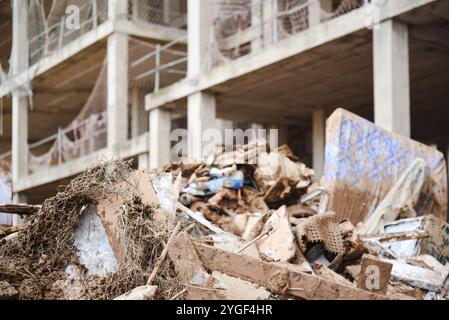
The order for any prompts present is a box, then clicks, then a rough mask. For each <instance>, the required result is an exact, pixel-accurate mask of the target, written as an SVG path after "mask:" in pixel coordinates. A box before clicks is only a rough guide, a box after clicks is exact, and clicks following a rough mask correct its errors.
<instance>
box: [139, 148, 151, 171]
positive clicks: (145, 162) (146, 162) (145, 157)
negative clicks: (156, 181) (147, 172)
mask: <svg viewBox="0 0 449 320" xmlns="http://www.w3.org/2000/svg"><path fill="white" fill-rule="evenodd" d="M137 168H138V169H139V170H141V169H148V168H150V155H149V152H146V153H142V154H139V156H138V157H137Z"/></svg>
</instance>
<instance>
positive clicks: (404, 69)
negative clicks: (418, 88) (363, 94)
mask: <svg viewBox="0 0 449 320" xmlns="http://www.w3.org/2000/svg"><path fill="white" fill-rule="evenodd" d="M373 57H374V118H375V122H376V124H378V125H379V126H381V127H383V128H385V129H387V130H390V131H394V132H396V133H399V134H402V135H404V136H406V137H410V134H411V132H410V131H411V129H410V74H409V45H408V27H407V25H405V24H402V23H400V22H397V21H394V20H391V19H390V20H387V21H384V22H382V23H381V24H380V26H379V28H378V29H375V30H374V31H373Z"/></svg>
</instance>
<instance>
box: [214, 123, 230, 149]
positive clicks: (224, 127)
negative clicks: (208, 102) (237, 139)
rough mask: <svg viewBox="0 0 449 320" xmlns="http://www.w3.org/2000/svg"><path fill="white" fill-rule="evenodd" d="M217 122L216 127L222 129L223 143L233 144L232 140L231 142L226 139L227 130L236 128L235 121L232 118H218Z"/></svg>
mask: <svg viewBox="0 0 449 320" xmlns="http://www.w3.org/2000/svg"><path fill="white" fill-rule="evenodd" d="M215 123H216V124H215V128H217V129H219V130H220V131H221V134H222V144H223V145H229V146H232V144H233V142H232V141H229V143H227V141H226V130H229V129H231V130H232V129H234V122H233V121H232V120H224V119H216V120H215Z"/></svg>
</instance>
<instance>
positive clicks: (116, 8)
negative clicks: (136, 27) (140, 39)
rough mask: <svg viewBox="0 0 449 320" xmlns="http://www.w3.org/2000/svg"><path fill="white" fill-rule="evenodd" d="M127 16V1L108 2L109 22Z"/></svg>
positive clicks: (109, 0) (113, 0)
mask: <svg viewBox="0 0 449 320" xmlns="http://www.w3.org/2000/svg"><path fill="white" fill-rule="evenodd" d="M133 5H134V2H133ZM127 15H128V0H108V18H109V20H118V19H126V18H127Z"/></svg>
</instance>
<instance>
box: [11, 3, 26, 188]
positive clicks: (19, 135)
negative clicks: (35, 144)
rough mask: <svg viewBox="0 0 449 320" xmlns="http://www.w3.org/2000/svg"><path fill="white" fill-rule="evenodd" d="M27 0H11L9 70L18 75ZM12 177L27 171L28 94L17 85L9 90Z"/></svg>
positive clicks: (22, 64) (22, 65)
mask: <svg viewBox="0 0 449 320" xmlns="http://www.w3.org/2000/svg"><path fill="white" fill-rule="evenodd" d="M27 3H28V2H27V1H22V0H13V2H12V8H13V43H12V56H11V70H12V73H13V74H14V75H17V74H19V73H21V72H23V71H25V70H26V69H27V68H28V37H27V33H26V32H24V30H27V23H28V5H27ZM11 149H12V180H13V185H15V184H16V183H17V180H18V179H19V178H21V177H23V176H26V175H27V174H28V98H27V96H26V93H25V92H22V90H21V89H20V88H17V89H15V90H14V91H13V93H12V148H11Z"/></svg>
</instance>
